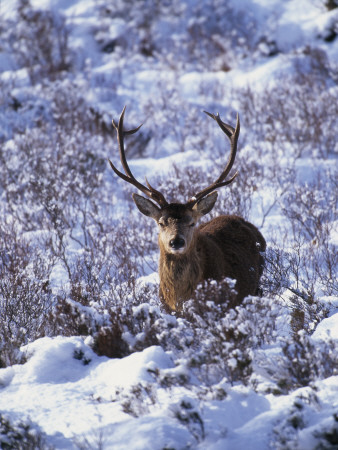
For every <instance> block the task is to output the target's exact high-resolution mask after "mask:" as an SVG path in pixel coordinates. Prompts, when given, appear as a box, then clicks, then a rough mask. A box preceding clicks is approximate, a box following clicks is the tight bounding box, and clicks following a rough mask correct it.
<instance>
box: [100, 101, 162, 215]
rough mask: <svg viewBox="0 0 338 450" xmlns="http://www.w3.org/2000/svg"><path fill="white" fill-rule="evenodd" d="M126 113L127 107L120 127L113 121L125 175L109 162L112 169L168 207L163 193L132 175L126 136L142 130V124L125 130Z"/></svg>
mask: <svg viewBox="0 0 338 450" xmlns="http://www.w3.org/2000/svg"><path fill="white" fill-rule="evenodd" d="M125 111H126V106H125V107H124V108H123V110H122V113H121V116H120V119H119V123H118V125H116V124H115V122H114V120H113V121H112V124H113V127H114V128H115V130H116V131H117V141H118V144H119V153H120V160H121V164H122V167H123V169H124V171H125V174H124V173H122V172H120V171H119V170H118V169H117V168H116V167H115V166H114V164H113V163H112V162H111V161H110V160H108V161H109V164H110V167H111V168H112V169H113V171H114V172H115V173H116V175H118V176H119V177H120V178H122V179H123V180H124V181H127V182H128V183H130V184H132V185H133V186H135V187H136V188H137V189H139V190H140V191H141V192H143V193H144V194H145V195H147V196H148V197H149V198H151V199H153V200H154V201H155V202H156V203H158V204H159V205H160V206H162V207H163V206H166V205H168V202H167V201H166V199H165V198H164V196H163V194H161V192H159V191H157V190H156V189H154V188H153V187H152V186H150V184H149V183H148V181H147V180H146V182H147V185H148V187H146V186H144V185H143V184H141V183H140V182H139V181H137V180H136V178H135V177H134V175H133V174H132V172H131V170H130V167H129V165H128V163H127V159H126V154H125V150H124V136H129V135H131V134H134V133H136V132H137V131H138V130H139V129H140V128H141V126H142V124H141V125H140V126H138V127H137V128H134V129H132V130H123V120H124V113H125Z"/></svg>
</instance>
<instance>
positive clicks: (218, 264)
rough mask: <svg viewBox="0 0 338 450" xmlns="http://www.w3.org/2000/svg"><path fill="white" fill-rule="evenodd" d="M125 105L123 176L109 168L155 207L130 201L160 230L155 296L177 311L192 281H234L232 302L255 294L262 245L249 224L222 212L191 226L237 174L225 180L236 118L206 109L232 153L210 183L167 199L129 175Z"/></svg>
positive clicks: (119, 135) (193, 286)
mask: <svg viewBox="0 0 338 450" xmlns="http://www.w3.org/2000/svg"><path fill="white" fill-rule="evenodd" d="M124 113H125V107H124V109H123V111H122V114H121V116H120V119H119V123H118V125H116V124H115V123H114V121H113V126H114V128H115V129H116V131H117V139H118V145H119V152H120V159H121V163H122V167H123V169H124V171H125V174H124V173H122V172H120V171H119V170H118V169H117V168H116V167H115V166H114V165H113V164H112V162H111V161H109V163H110V165H111V168H112V169H113V170H114V172H115V173H116V174H117V175H118V176H119V177H120V178H122V179H123V180H125V181H127V182H128V183H130V184H132V185H133V186H135V187H136V188H137V189H139V190H140V191H141V192H143V194H145V195H146V196H147V197H149V198H150V199H151V200H153V201H154V202H155V203H157V205H156V204H155V203H154V202H152V201H150V200H148V199H147V198H144V197H142V196H140V195H138V194H133V200H134V202H135V204H136V206H137V208H138V209H139V210H140V211H141V213H142V214H145V215H146V216H149V217H151V218H153V219H154V220H155V221H156V222H157V224H158V229H159V236H158V242H159V248H160V260H159V277H160V297H161V299H162V301H163V302H164V304H165V306H166V307H167V308H168V309H169V310H174V311H175V310H176V311H177V310H180V309H181V307H182V302H183V301H185V300H187V299H189V298H191V297H192V295H193V293H194V291H195V289H196V287H197V285H198V284H199V283H200V282H202V281H203V280H208V279H213V280H222V279H224V278H225V277H229V278H232V279H235V280H236V285H235V289H236V291H237V298H236V302H237V303H238V304H239V303H240V302H241V301H242V300H243V298H244V297H246V296H247V295H257V294H258V291H259V279H260V276H261V274H262V271H263V265H264V258H263V256H262V252H264V251H265V247H266V243H265V240H264V238H263V236H262V235H261V233H260V232H259V231H258V229H257V228H256V227H255V226H254V225H252V224H251V223H249V222H247V221H245V220H244V219H242V218H241V217H238V216H235V215H222V216H219V217H216V218H215V219H212V220H210V221H209V222H207V223H203V224H202V225H200V226H199V227H196V224H197V222H198V221H199V219H200V218H201V217H202V216H204V215H205V214H208V213H209V212H210V211H211V209H212V208H213V207H214V205H215V202H216V199H217V191H216V189H218V188H220V187H222V186H226V185H229V184H230V183H232V182H233V181H234V179H235V178H236V176H237V174H238V173H237V172H236V173H235V174H234V175H233V176H232V177H231V178H229V179H228V180H226V178H227V176H228V175H229V172H230V170H231V168H232V166H233V164H234V161H235V157H236V151H237V140H238V136H239V130H240V125H239V117H238V116H237V124H236V128H235V129H234V128H233V127H232V126H230V125H227V124H226V123H224V122H222V120H221V119H220V116H219V114H217V115H214V114H210V113H207V112H206V114H207V115H208V116H210V117H211V118H212V119H214V120H215V121H216V122H217V124H218V126H219V127H220V128H221V130H222V131H223V133H225V134H226V135H227V137H228V138H229V140H230V145H231V151H230V157H229V160H228V163H227V165H226V167H225V169H224V170H223V172H222V173H221V175H220V176H219V177H218V178H217V180H216V181H215V182H214V183H212V184H211V185H210V186H208V187H206V188H205V189H203V190H201V191H200V192H198V193H197V194H195V195H194V196H193V197H192V198H191V199H190V200H188V202H187V203H168V202H167V201H166V199H165V198H164V196H163V194H162V193H161V192H159V191H157V190H156V189H154V188H153V187H152V186H151V185H150V184H149V183H148V181H147V180H146V184H147V186H145V185H143V184H141V183H140V182H139V181H137V180H136V178H135V177H134V175H133V174H132V172H131V170H130V168H129V166H128V163H127V160H126V156H125V151H124V137H125V136H128V135H131V134H133V133H136V132H137V131H138V130H139V129H140V127H141V125H140V126H139V127H138V128H135V129H133V130H129V131H126V130H123V119H124Z"/></svg>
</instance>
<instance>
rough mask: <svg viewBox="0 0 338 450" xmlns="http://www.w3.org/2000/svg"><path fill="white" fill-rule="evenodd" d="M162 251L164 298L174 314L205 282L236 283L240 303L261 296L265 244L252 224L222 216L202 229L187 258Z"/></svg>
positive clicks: (196, 232)
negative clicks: (260, 282)
mask: <svg viewBox="0 0 338 450" xmlns="http://www.w3.org/2000/svg"><path fill="white" fill-rule="evenodd" d="M159 241H160V242H159V247H160V260H159V277H160V297H161V298H162V300H163V301H164V302H165V304H166V305H167V306H168V307H169V309H171V310H176V309H177V307H178V309H180V307H181V304H182V302H183V301H185V300H188V299H190V298H192V297H193V294H194V291H195V289H196V286H197V285H198V284H199V283H201V282H203V281H204V280H209V279H212V280H223V279H224V278H226V277H227V278H232V279H235V280H236V285H235V289H236V291H237V298H236V300H237V303H238V304H239V303H241V301H242V300H243V299H244V298H245V297H246V296H248V295H257V293H258V286H259V279H260V276H261V274H262V271H263V266H264V258H263V256H262V252H264V251H265V247H266V244H265V240H264V238H263V236H262V235H261V233H260V232H259V231H258V230H257V228H256V227H254V226H253V225H252V224H251V223H249V222H246V221H245V220H244V219H242V218H241V217H238V216H234V215H227V216H219V217H216V218H215V219H213V220H211V221H210V222H207V223H204V224H202V225H200V227H198V229H197V230H196V231H195V233H194V237H193V241H192V243H191V246H190V249H189V250H188V251H187V252H186V253H184V254H183V255H173V254H171V253H167V252H166V250H165V248H164V246H163V245H161V240H159Z"/></svg>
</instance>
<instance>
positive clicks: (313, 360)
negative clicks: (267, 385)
mask: <svg viewBox="0 0 338 450" xmlns="http://www.w3.org/2000/svg"><path fill="white" fill-rule="evenodd" d="M282 351H283V358H282V359H281V360H280V361H279V363H280V364H279V365H280V371H278V372H277V373H275V374H274V378H276V379H277V380H278V386H279V387H280V388H281V389H283V390H284V391H286V392H289V391H290V390H293V389H295V388H298V387H302V386H309V385H310V384H311V383H313V382H315V381H317V380H320V379H324V378H328V377H330V376H334V375H337V367H338V357H337V352H336V344H335V342H334V341H333V340H328V341H314V340H313V339H312V338H311V336H308V335H307V334H306V333H305V331H304V330H302V331H299V332H298V333H297V334H296V335H295V336H294V337H293V338H291V339H287V340H285V342H284V344H283V345H282Z"/></svg>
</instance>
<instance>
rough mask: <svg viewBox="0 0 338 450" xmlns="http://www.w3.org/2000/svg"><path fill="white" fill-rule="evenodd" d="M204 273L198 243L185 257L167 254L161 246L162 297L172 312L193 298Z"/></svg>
mask: <svg viewBox="0 0 338 450" xmlns="http://www.w3.org/2000/svg"><path fill="white" fill-rule="evenodd" d="M195 241H196V238H195ZM202 273H203V269H202V264H201V255H200V251H199V250H198V248H197V245H196V242H194V243H192V245H191V246H190V249H189V250H188V251H187V252H186V253H184V254H183V255H175V254H172V253H167V252H166V251H165V250H164V248H163V247H162V246H161V245H160V261H159V276H160V295H161V297H162V300H163V301H164V303H165V304H166V305H167V306H168V307H169V308H170V309H171V310H177V309H180V305H181V303H182V302H183V301H184V300H188V299H189V298H191V297H192V295H193V293H194V291H195V288H196V285H197V284H198V283H199V282H200V281H201V280H202Z"/></svg>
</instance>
